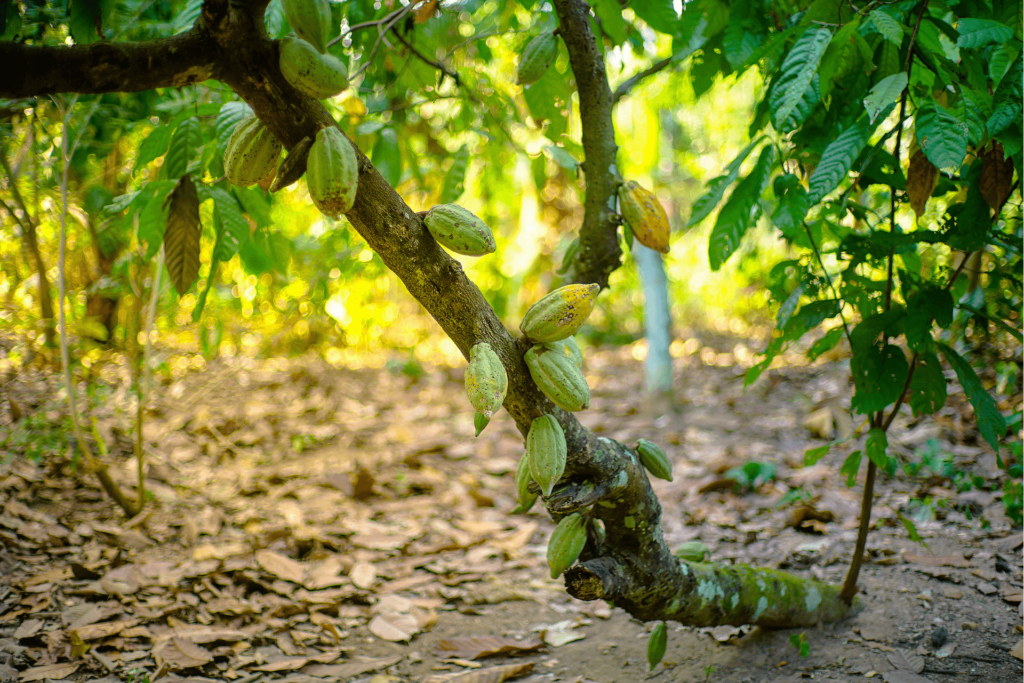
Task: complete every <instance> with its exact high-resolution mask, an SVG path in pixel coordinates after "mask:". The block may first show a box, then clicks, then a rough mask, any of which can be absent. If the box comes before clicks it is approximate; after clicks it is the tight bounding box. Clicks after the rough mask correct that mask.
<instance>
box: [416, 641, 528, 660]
mask: <svg viewBox="0 0 1024 683" xmlns="http://www.w3.org/2000/svg"><path fill="white" fill-rule="evenodd" d="M542 647H544V643H542V642H541V641H540V639H539V638H530V639H527V640H523V641H517V640H512V639H511V638H501V637H499V636H465V637H461V638H449V639H447V640H442V641H440V642H439V643H438V644H437V645H435V646H434V654H436V655H437V656H438V657H441V658H449V657H457V658H459V659H479V658H480V657H490V656H492V655H508V654H523V653H526V652H533V651H534V650H537V649H539V648H542Z"/></svg>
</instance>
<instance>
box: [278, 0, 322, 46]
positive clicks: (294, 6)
mask: <svg viewBox="0 0 1024 683" xmlns="http://www.w3.org/2000/svg"><path fill="white" fill-rule="evenodd" d="M282 4H283V5H284V16H285V18H286V19H287V20H288V23H289V24H291V26H292V30H293V31H295V33H296V34H297V35H298V36H299V38H302V39H303V40H304V41H306V42H307V43H309V44H310V45H312V46H313V47H315V48H316V49H317V51H318V52H320V53H321V54H322V53H324V52H327V40H328V36H329V35H330V31H331V6H330V4H328V2H327V0H284V2H283V3H282Z"/></svg>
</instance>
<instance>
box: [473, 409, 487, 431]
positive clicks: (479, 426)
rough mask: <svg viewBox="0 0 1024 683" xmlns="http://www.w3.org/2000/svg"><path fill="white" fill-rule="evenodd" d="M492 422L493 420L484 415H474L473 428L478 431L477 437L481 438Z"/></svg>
mask: <svg viewBox="0 0 1024 683" xmlns="http://www.w3.org/2000/svg"><path fill="white" fill-rule="evenodd" d="M490 422H491V418H489V417H487V416H486V415H484V414H483V413H473V428H474V429H475V430H476V436H480V433H481V432H482V431H484V430H485V429H487V425H488V424H490Z"/></svg>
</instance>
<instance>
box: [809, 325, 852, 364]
mask: <svg viewBox="0 0 1024 683" xmlns="http://www.w3.org/2000/svg"><path fill="white" fill-rule="evenodd" d="M842 338H843V328H842V327H833V328H832V329H831V330H829V331H828V332H826V333H825V336H824V337H822V338H821V339H818V340H817V341H815V342H814V343H813V344H811V348H809V349H807V354H806V355H807V360H808V361H814V360H815V359H816V358H817V357H818V356H820V355H821V354H823V353H828V352H829V351H831V350H832V349H834V348H835V346H836V344H838V343H839V340H840V339H842Z"/></svg>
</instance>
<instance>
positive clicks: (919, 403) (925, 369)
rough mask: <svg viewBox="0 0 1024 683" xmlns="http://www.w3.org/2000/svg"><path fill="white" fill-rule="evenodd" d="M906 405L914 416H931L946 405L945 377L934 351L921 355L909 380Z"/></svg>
mask: <svg viewBox="0 0 1024 683" xmlns="http://www.w3.org/2000/svg"><path fill="white" fill-rule="evenodd" d="M907 403H908V404H910V409H911V410H912V411H913V413H914V416H915V417H916V416H919V415H931V414H933V413H934V412H935V411H937V410H938V409H939V408H941V407H942V406H944V405H945V404H946V376H945V375H944V374H942V364H941V363H940V362H939V357H938V356H936V355H935V352H934V351H931V352H928V353H922V354H921V355H920V356H918V358H917V365H915V366H914V376H913V377H911V378H910V390H909V391H908V392H907Z"/></svg>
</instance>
